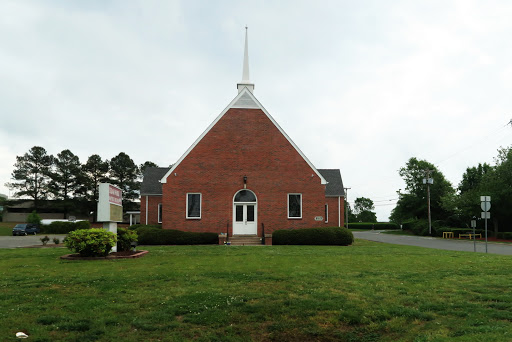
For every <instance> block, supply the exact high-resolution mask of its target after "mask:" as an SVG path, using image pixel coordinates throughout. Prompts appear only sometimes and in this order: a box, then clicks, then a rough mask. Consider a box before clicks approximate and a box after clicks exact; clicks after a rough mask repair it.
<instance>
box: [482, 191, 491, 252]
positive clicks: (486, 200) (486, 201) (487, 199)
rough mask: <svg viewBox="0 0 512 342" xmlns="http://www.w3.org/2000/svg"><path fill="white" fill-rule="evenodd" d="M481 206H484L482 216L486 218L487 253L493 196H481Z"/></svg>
mask: <svg viewBox="0 0 512 342" xmlns="http://www.w3.org/2000/svg"><path fill="white" fill-rule="evenodd" d="M480 202H481V203H480V207H481V208H482V210H483V211H482V218H483V219H485V253H487V219H490V218H491V213H490V212H489V210H491V196H480Z"/></svg>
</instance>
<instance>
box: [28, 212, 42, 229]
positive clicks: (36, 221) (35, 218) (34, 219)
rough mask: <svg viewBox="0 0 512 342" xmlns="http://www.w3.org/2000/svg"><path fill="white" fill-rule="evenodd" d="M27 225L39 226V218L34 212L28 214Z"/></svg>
mask: <svg viewBox="0 0 512 342" xmlns="http://www.w3.org/2000/svg"><path fill="white" fill-rule="evenodd" d="M27 223H32V224H37V226H38V227H40V226H41V217H40V216H39V215H37V212H36V211H35V210H34V211H32V212H31V213H30V214H28V216H27Z"/></svg>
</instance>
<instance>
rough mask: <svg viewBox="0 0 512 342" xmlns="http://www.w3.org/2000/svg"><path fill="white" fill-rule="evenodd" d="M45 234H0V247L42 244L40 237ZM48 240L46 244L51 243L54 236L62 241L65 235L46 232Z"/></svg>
mask: <svg viewBox="0 0 512 342" xmlns="http://www.w3.org/2000/svg"><path fill="white" fill-rule="evenodd" d="M46 235H47V234H38V235H27V236H0V248H16V247H27V246H34V245H42V244H43V243H42V242H41V240H39V239H40V238H42V237H44V236H46ZM48 237H49V238H50V241H48V244H52V243H53V238H54V237H56V238H58V239H59V240H60V242H62V240H64V238H65V237H66V235H56V234H51V235H50V234H48Z"/></svg>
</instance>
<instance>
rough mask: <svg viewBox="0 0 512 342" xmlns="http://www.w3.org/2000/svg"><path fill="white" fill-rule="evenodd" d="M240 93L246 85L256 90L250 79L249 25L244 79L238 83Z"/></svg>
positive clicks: (251, 89)
mask: <svg viewBox="0 0 512 342" xmlns="http://www.w3.org/2000/svg"><path fill="white" fill-rule="evenodd" d="M236 87H237V88H238V92H239V93H240V92H241V91H242V89H243V88H244V87H247V89H249V91H250V92H251V93H252V92H254V83H251V81H249V45H248V39H247V26H246V27H245V50H244V70H243V72H242V81H241V82H240V83H238V84H237V85H236Z"/></svg>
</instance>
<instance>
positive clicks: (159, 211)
mask: <svg viewBox="0 0 512 342" xmlns="http://www.w3.org/2000/svg"><path fill="white" fill-rule="evenodd" d="M158 223H162V203H158Z"/></svg>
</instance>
